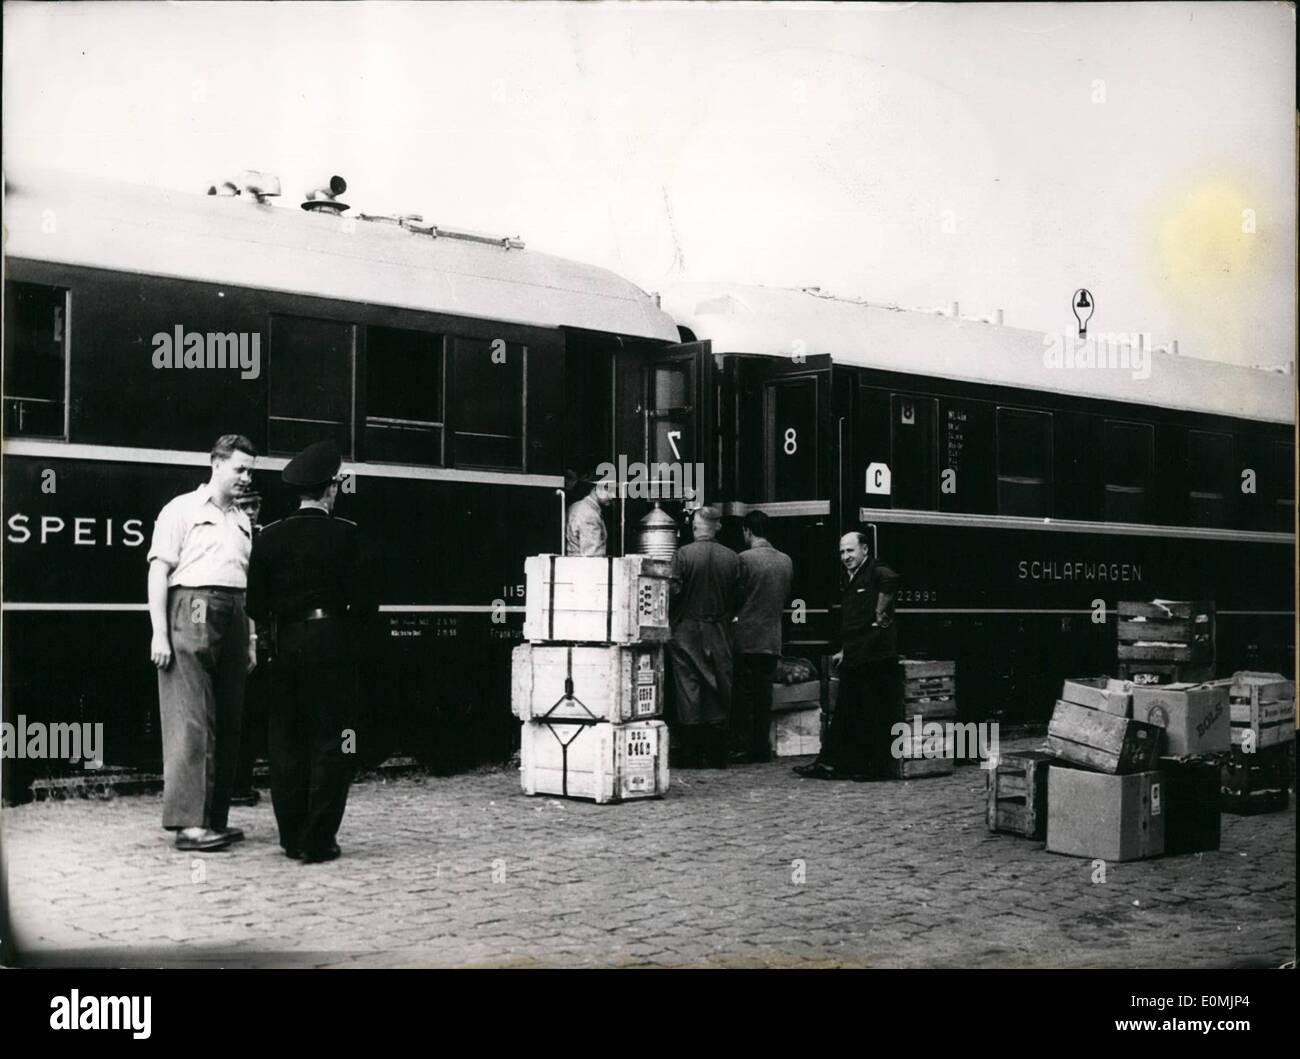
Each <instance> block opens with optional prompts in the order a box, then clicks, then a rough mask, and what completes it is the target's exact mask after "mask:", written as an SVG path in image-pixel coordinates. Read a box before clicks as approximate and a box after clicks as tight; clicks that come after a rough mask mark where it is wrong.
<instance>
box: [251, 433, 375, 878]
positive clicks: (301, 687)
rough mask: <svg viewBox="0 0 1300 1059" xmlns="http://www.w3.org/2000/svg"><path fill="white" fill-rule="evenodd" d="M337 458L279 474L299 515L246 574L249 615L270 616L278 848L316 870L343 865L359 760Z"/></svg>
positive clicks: (355, 578)
mask: <svg viewBox="0 0 1300 1059" xmlns="http://www.w3.org/2000/svg"><path fill="white" fill-rule="evenodd" d="M340 464H341V458H340V456H339V452H338V449H337V448H336V447H335V446H334V444H333V443H332V442H328V441H325V442H320V443H318V444H315V445H312V446H310V447H309V448H307V449H304V450H303V451H302V452H301V453H299V454H298V456H296V457H295V458H294V459H293V460H292V461H291V462H290V463H289V465H288V466H287V467H285V469H284V472H283V474H282V476H281V477H282V478H283V480H284V483H285V484H286V485H288V486H290V487H292V488H293V489H295V490H297V492H298V496H299V507H298V510H297V511H295V512H294V513H293V514H292V515H290V516H289V517H288V518H286V519H283V520H281V521H280V522H273V523H272V524H271V525H269V526H267V527H266V528H265V529H263V530H262V532H261V534H260V535H259V536H258V538H257V542H256V544H255V545H254V547H253V556H252V560H251V562H250V565H249V572H248V607H249V612H250V613H252V614H254V615H256V616H257V619H258V621H259V624H260V623H261V622H263V621H265V620H266V619H267V618H269V617H271V616H274V620H275V629H274V635H275V647H274V653H275V671H274V674H273V677H272V691H271V705H270V729H269V732H268V738H267V747H268V750H269V752H270V758H271V801H272V805H273V806H274V809H275V821H276V824H277V826H278V827H279V831H280V845H281V846H283V847H284V851H285V853H286V854H288V855H289V856H290V857H293V858H294V859H299V860H303V861H306V862H308V863H313V862H317V861H325V860H333V859H334V858H335V857H337V856H339V847H338V845H337V843H336V842H335V841H334V836H335V834H336V833H337V832H338V828H339V824H340V823H341V822H342V820H343V811H344V808H345V806H346V804H347V797H348V786H349V784H350V783H351V782H352V769H353V764H352V763H353V761H355V760H356V758H355V755H356V750H357V748H356V732H355V727H354V723H355V722H354V717H355V712H354V711H355V697H356V687H355V676H354V672H355V671H354V667H353V654H352V652H353V646H354V643H355V639H356V636H357V634H358V632H359V631H360V628H361V627H362V623H363V622H364V620H365V619H366V618H367V617H368V616H369V614H368V611H369V606H368V605H367V604H365V603H363V602H362V599H363V596H364V593H363V591H362V588H361V574H360V542H359V539H358V537H359V535H358V532H357V527H356V524H355V523H353V522H349V521H348V520H347V519H342V518H336V517H335V516H334V515H333V511H334V504H335V501H336V500H337V498H338V493H339V486H340V483H341V479H340V478H339V477H338V471H339V466H340Z"/></svg>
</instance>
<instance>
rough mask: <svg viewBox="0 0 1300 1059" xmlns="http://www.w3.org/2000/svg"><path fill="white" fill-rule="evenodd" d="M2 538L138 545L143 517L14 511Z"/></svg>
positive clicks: (22, 541)
mask: <svg viewBox="0 0 1300 1059" xmlns="http://www.w3.org/2000/svg"><path fill="white" fill-rule="evenodd" d="M5 525H6V526H7V527H8V533H7V535H6V539H7V540H8V541H9V543H10V544H28V543H34V544H51V543H54V544H62V543H67V542H71V543H72V544H82V545H91V546H94V545H100V544H102V545H107V546H108V547H113V546H115V545H119V544H120V545H122V546H123V547H126V548H138V547H140V545H142V544H144V521H143V520H142V519H138V518H129V519H126V520H125V521H123V522H114V521H113V520H112V519H111V518H94V517H88V518H79V517H72V516H70V517H68V518H63V517H62V516H60V515H25V514H23V513H22V512H17V513H15V514H13V515H10V516H9V521H8V522H7V523H5Z"/></svg>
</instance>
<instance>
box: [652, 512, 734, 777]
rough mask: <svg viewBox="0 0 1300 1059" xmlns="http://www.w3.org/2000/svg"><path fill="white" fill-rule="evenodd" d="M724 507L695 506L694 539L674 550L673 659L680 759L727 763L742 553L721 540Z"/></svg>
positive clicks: (716, 765) (688, 763) (670, 648)
mask: <svg viewBox="0 0 1300 1059" xmlns="http://www.w3.org/2000/svg"><path fill="white" fill-rule="evenodd" d="M719 522H720V516H719V514H718V513H717V512H716V511H715V510H714V509H712V508H700V509H699V510H698V511H696V513H695V516H694V519H693V521H692V525H691V529H692V532H693V533H694V535H695V540H694V541H693V542H692V543H690V544H688V545H686V547H684V548H681V549H680V550H679V551H678V552H677V554H676V555H675V556H674V557H673V576H672V626H673V636H672V640H671V641H670V642H669V644H668V654H669V657H670V658H671V659H672V672H673V691H674V693H675V703H676V720H677V728H676V731H675V732H674V737H675V738H676V739H678V740H679V744H678V745H679V746H680V747H681V757H680V760H681V761H682V764H683V765H685V766H687V767H694V766H702V767H705V768H726V767H727V754H728V746H727V743H728V726H729V724H730V717H731V681H732V657H731V635H732V633H731V621H732V618H733V617H734V616H735V613H736V610H737V608H738V607H739V605H740V590H741V582H740V560H739V559H738V558H737V557H736V553H735V552H733V551H732V550H731V549H730V548H728V547H726V546H725V545H722V544H719V543H718V542H717V541H716V540H714V537H716V536H717V533H718V526H719Z"/></svg>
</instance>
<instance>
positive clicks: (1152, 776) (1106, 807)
mask: <svg viewBox="0 0 1300 1059" xmlns="http://www.w3.org/2000/svg"><path fill="white" fill-rule="evenodd" d="M1162 795H1163V781H1162V779H1161V774H1160V773H1159V772H1135V773H1130V774H1129V775H1126V776H1107V775H1103V774H1102V773H1099V772H1085V771H1083V770H1082V769H1072V768H1061V767H1060V766H1057V765H1053V766H1052V767H1051V768H1050V769H1049V770H1048V776H1047V848H1048V850H1049V851H1050V852H1052V853H1066V854H1069V855H1070V856H1073V857H1088V858H1101V859H1102V860H1107V861H1125V860H1141V859H1143V858H1144V857H1158V856H1160V855H1161V854H1162V853H1164V851H1165V814H1164V801H1163V797H1162Z"/></svg>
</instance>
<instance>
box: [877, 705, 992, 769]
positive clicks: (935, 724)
mask: <svg viewBox="0 0 1300 1059" xmlns="http://www.w3.org/2000/svg"><path fill="white" fill-rule="evenodd" d="M889 734H890V735H891V736H892V737H893V740H894V741H893V743H892V744H891V745H890V748H889V753H890V754H891V755H892V756H893V758H894V760H896V761H909V760H927V761H933V760H935V759H937V758H950V759H952V760H954V761H975V760H978V761H979V763H980V768H984V769H992V768H996V767H997V762H998V747H999V745H1000V743H999V736H998V722H997V721H991V722H985V721H978V722H976V721H967V722H965V723H960V722H957V721H927V720H925V718H923V717H922V716H921V715H920V714H916V715H915V716H913V718H912V720H911V723H910V724H909V723H908V722H907V721H897V722H895V724H894V725H893V726H892V727H891V728H890V730H889Z"/></svg>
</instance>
